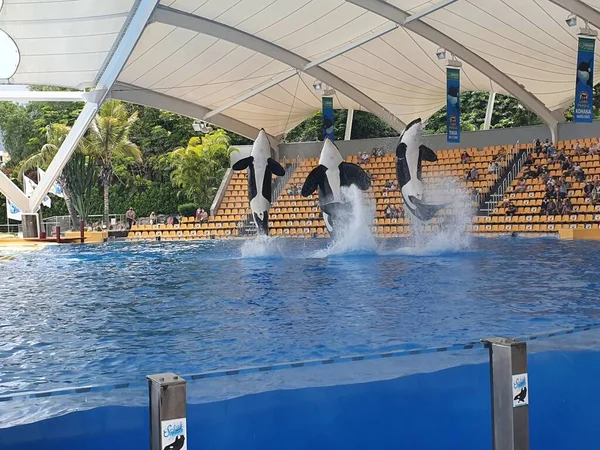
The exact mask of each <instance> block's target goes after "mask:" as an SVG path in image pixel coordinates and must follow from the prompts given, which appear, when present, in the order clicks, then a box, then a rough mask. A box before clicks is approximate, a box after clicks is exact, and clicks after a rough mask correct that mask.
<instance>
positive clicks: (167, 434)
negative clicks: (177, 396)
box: [160, 417, 187, 450]
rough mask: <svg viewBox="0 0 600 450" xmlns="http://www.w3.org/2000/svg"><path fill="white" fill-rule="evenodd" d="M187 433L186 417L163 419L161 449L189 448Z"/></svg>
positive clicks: (181, 449)
mask: <svg viewBox="0 0 600 450" xmlns="http://www.w3.org/2000/svg"><path fill="white" fill-rule="evenodd" d="M186 434H187V429H186V422H185V417H184V418H183V419H173V420H163V421H162V422H161V436H162V442H161V446H160V448H161V450H187V442H186Z"/></svg>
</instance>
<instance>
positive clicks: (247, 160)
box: [231, 156, 254, 170]
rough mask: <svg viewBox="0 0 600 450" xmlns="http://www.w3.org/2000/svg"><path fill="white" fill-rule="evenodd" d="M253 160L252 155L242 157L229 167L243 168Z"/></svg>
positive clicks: (234, 168)
mask: <svg viewBox="0 0 600 450" xmlns="http://www.w3.org/2000/svg"><path fill="white" fill-rule="evenodd" d="M253 162H254V157H253V156H248V157H247V158H242V159H240V160H239V161H238V162H236V163H235V164H234V165H233V166H232V167H231V168H232V169H233V170H244V169H247V168H248V166H249V165H250V164H252V163H253Z"/></svg>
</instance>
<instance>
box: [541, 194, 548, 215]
mask: <svg viewBox="0 0 600 450" xmlns="http://www.w3.org/2000/svg"><path fill="white" fill-rule="evenodd" d="M540 212H541V213H542V214H547V213H548V199H547V198H545V197H544V198H543V199H542V205H541V206H540Z"/></svg>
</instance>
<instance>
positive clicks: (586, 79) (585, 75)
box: [577, 61, 592, 86]
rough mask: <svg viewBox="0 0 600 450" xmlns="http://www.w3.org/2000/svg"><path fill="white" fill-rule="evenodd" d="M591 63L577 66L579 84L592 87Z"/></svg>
mask: <svg viewBox="0 0 600 450" xmlns="http://www.w3.org/2000/svg"><path fill="white" fill-rule="evenodd" d="M591 64H592V63H591V61H590V62H589V63H587V62H585V61H582V62H580V63H579V64H578V65H577V82H578V83H582V84H587V85H588V86H591V85H592V80H591V72H592V70H591Z"/></svg>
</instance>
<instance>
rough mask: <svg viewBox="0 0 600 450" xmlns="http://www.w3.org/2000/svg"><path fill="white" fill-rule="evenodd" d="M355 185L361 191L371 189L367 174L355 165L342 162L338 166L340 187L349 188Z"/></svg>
mask: <svg viewBox="0 0 600 450" xmlns="http://www.w3.org/2000/svg"><path fill="white" fill-rule="evenodd" d="M352 184H355V185H357V186H358V188H359V189H360V190H362V191H366V190H367V189H369V188H370V187H371V178H369V175H367V172H365V171H364V169H363V168H362V167H360V166H357V165H356V164H352V163H347V162H343V163H341V164H340V185H341V186H350V185H352Z"/></svg>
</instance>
